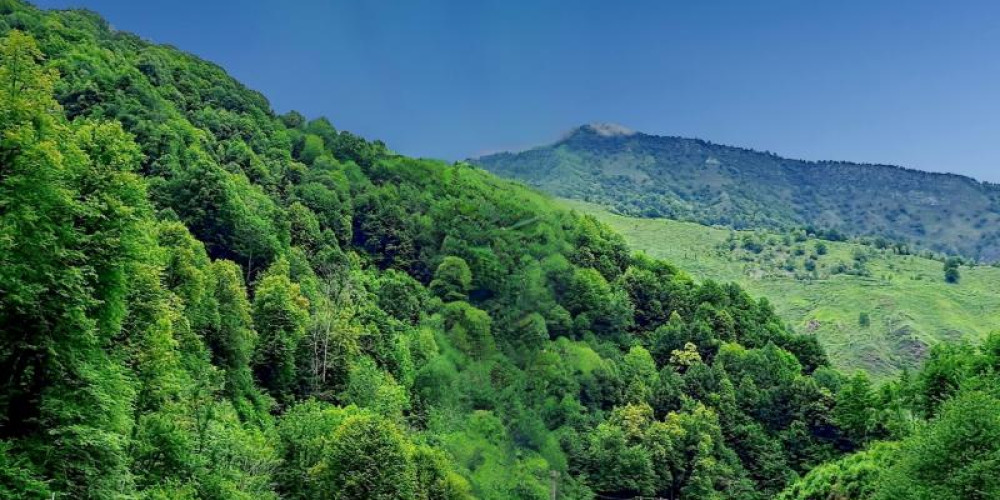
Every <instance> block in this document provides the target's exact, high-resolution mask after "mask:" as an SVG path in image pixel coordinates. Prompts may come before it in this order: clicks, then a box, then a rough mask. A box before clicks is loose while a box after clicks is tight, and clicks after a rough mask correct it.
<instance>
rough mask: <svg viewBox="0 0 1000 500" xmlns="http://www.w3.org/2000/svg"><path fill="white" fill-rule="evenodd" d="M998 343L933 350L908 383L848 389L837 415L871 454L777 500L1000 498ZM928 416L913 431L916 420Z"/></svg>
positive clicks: (827, 467)
mask: <svg viewBox="0 0 1000 500" xmlns="http://www.w3.org/2000/svg"><path fill="white" fill-rule="evenodd" d="M998 339H1000V335H998V334H993V335H991V336H990V337H989V338H988V339H987V340H986V342H985V345H984V346H983V348H981V349H978V350H977V349H972V348H970V347H968V346H959V347H951V348H936V349H935V351H934V353H933V354H932V356H931V359H930V360H929V361H928V363H927V365H926V366H925V367H924V368H923V369H921V371H920V373H919V374H918V375H917V376H916V377H914V378H911V377H910V376H909V375H908V374H904V375H903V376H902V377H901V378H900V379H899V380H898V381H895V382H892V383H889V384H887V385H885V386H883V387H882V388H881V390H877V391H876V390H874V389H873V387H872V386H871V384H870V383H869V382H868V381H867V380H866V379H865V378H864V377H862V376H860V375H859V376H856V377H855V378H854V379H852V380H851V381H850V382H848V383H847V384H846V385H844V386H843V388H842V389H841V391H840V396H839V397H838V400H839V401H840V404H839V405H838V407H837V410H836V412H835V415H836V418H837V419H838V420H840V421H842V422H843V426H844V427H843V428H844V430H845V431H846V432H847V434H859V433H861V434H865V436H863V437H862V439H861V441H857V442H863V441H864V440H871V439H877V438H883V439H884V438H890V439H897V441H883V442H875V443H873V444H872V445H871V446H870V447H869V448H868V449H867V450H865V451H861V452H858V453H856V454H854V455H850V456H848V457H846V458H843V459H841V460H839V461H836V462H831V463H828V464H824V465H821V466H819V467H817V468H815V469H813V470H812V471H811V472H810V473H809V474H808V475H806V476H805V477H804V478H803V479H802V480H800V481H798V482H796V483H795V484H794V485H792V486H791V487H790V488H788V489H787V490H786V491H785V492H783V493H782V495H781V496H780V497H779V498H781V499H783V500H811V499H827V498H851V499H860V500H870V499H878V500H888V499H915V500H916V499H920V500H923V499H928V500H929V499H960V498H961V499H986V498H996V497H997V495H1000V483H998V482H997V480H996V478H997V477H998V473H1000V470H998V469H997V463H998V461H997V459H998V457H1000V417H998V416H1000V397H998V392H997V387H998V385H997V382H998V381H997V372H996V366H997V361H998V359H1000V358H998V357H997V352H996V350H995V349H994V346H996V345H997V343H998V342H1000V340H998ZM921 414H922V415H924V416H925V417H924V418H923V419H922V421H918V422H917V424H916V425H913V423H912V422H913V420H914V419H915V418H918V417H915V415H921Z"/></svg>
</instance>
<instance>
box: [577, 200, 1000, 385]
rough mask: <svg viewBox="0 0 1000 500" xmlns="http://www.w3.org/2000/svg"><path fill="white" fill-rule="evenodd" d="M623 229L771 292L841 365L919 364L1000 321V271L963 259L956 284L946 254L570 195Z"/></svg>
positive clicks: (671, 254)
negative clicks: (625, 212)
mask: <svg viewBox="0 0 1000 500" xmlns="http://www.w3.org/2000/svg"><path fill="white" fill-rule="evenodd" d="M563 203H564V204H565V205H566V206H567V207H570V208H573V209H575V210H578V211H580V212H581V213H586V214H590V215H593V216H595V217H597V219H598V220H600V221H601V222H604V223H606V224H608V225H610V226H611V227H613V228H614V229H615V230H616V231H617V232H619V233H621V234H622V235H623V236H624V237H625V239H626V241H628V243H629V245H630V246H632V248H633V249H635V250H640V251H642V252H645V253H646V254H648V255H650V256H652V257H656V258H661V259H665V260H668V261H670V262H674V263H676V264H677V265H678V266H680V267H682V268H684V269H687V270H690V272H691V273H692V274H693V275H694V276H697V277H699V278H702V279H713V280H716V281H723V282H726V281H734V282H737V283H739V284H740V285H742V286H743V287H744V288H746V289H747V290H749V291H750V292H752V293H754V294H758V295H760V296H764V297H767V299H768V301H770V303H771V304H772V305H773V306H774V308H775V310H776V311H777V312H778V314H779V316H781V317H782V318H783V319H784V320H785V321H787V322H789V323H790V324H791V326H792V328H794V329H795V330H796V331H799V332H802V333H809V334H813V335H816V336H817V338H818V339H819V341H820V343H821V344H822V345H823V347H824V348H825V349H826V351H827V353H828V354H829V355H830V359H831V361H832V362H833V364H834V365H835V366H837V367H838V368H841V369H843V370H847V371H853V370H856V369H863V370H866V371H867V372H869V373H871V374H873V375H876V376H878V377H882V376H884V375H887V374H891V373H895V372H897V371H899V370H900V369H902V368H914V367H916V366H918V365H919V363H920V362H921V361H922V360H923V359H924V357H925V355H926V353H927V348H928V347H929V346H930V345H934V344H936V343H939V342H955V341H963V340H964V341H970V342H979V341H981V340H982V338H984V337H985V335H986V334H987V333H989V332H991V331H993V330H995V329H996V328H997V325H1000V268H997V267H993V266H976V265H964V266H961V267H960V278H959V280H958V282H957V283H948V282H947V281H946V280H945V278H944V273H943V265H942V262H941V261H939V260H934V259H929V258H926V257H921V256H917V255H905V254H901V253H900V250H902V249H901V247H898V246H893V245H886V244H884V242H879V241H877V240H872V241H867V242H865V243H864V244H863V243H861V242H858V241H849V242H848V241H845V242H834V241H825V240H819V239H816V238H815V237H812V236H807V235H806V234H805V233H802V232H799V233H775V232H767V231H735V232H734V231H732V230H728V229H722V228H714V227H708V226H703V225H700V224H695V223H690V222H680V221H675V220H670V219H644V218H635V217H625V216H621V215H617V214H613V213H611V212H609V211H608V210H607V209H605V208H603V207H602V206H600V205H595V204H589V203H584V202H577V201H572V200H564V202H563Z"/></svg>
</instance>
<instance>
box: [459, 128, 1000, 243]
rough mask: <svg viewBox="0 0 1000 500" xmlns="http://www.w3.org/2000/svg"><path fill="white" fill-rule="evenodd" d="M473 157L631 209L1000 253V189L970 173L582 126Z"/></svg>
mask: <svg viewBox="0 0 1000 500" xmlns="http://www.w3.org/2000/svg"><path fill="white" fill-rule="evenodd" d="M471 161H472V162H473V163H474V164H476V165H479V166H481V167H483V168H485V169H487V170H489V171H491V172H493V173H496V174H498V175H501V176H503V177H508V178H512V179H518V180H521V181H523V182H525V183H527V184H529V185H532V186H535V187H538V188H540V189H542V190H544V191H547V192H550V193H552V194H554V195H556V196H560V197H564V198H573V199H579V200H584V201H590V202H595V203H601V204H604V205H607V206H610V207H613V208H614V210H615V211H617V212H619V213H621V214H624V215H635V216H641V217H667V218H673V219H679V220H686V221H693V222H699V223H702V224H707V225H723V226H728V227H731V228H735V229H752V228H766V229H782V230H784V229H793V228H806V227H808V228H812V229H813V230H815V231H817V232H825V233H827V234H828V235H830V236H833V237H834V238H836V236H837V235H846V236H862V235H868V236H882V237H886V238H889V239H891V240H894V241H897V242H904V243H909V244H912V245H914V246H916V247H918V248H922V249H928V250H932V251H934V252H941V253H948V254H955V255H962V256H966V257H969V258H973V259H980V260H984V261H994V260H997V259H1000V224H998V222H1000V187H998V186H996V185H993V184H988V183H982V182H978V181H976V180H974V179H971V178H968V177H963V176H960V175H954V174H938V173H928V172H921V171H917V170H910V169H905V168H901V167H893V166H887V165H868V164H856V163H847V162H832V161H822V162H811V161H803V160H792V159H787V158H782V157H780V156H777V155H775V154H772V153H766V152H758V151H753V150H750V149H744V148H737V147H731V146H723V145H718V144H713V143H711V142H707V141H703V140H699V139H686V138H681V137H661V136H655V135H648V134H643V133H639V132H633V131H630V130H628V129H625V128H624V127H620V126H616V125H584V126H582V127H579V128H577V129H575V130H573V131H571V132H570V133H569V134H567V135H566V136H564V137H563V138H561V139H560V140H558V141H557V142H555V143H554V144H551V145H548V146H542V147H538V148H534V149H530V150H527V151H523V152H518V153H499V154H493V155H488V156H483V157H480V158H476V159H473V160H471Z"/></svg>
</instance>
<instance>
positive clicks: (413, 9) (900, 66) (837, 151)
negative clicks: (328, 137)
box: [37, 0, 1000, 182]
mask: <svg viewBox="0 0 1000 500" xmlns="http://www.w3.org/2000/svg"><path fill="white" fill-rule="evenodd" d="M37 4H39V5H40V6H43V7H60V8H63V7H77V6H83V7H87V8H90V9H92V10H96V11H97V12H99V13H101V14H102V15H104V16H105V17H106V18H107V19H108V20H109V21H110V22H111V23H112V24H113V25H114V26H115V27H116V28H118V29H122V30H127V31H132V32H135V33H138V34H139V35H141V36H143V37H144V38H147V39H150V40H152V41H155V42H161V43H170V44H172V45H175V46H177V47H179V48H181V49H183V50H186V51H189V52H192V53H195V54H197V55H199V56H201V57H204V58H206V59H209V60H211V61H214V62H216V63H219V64H220V65H222V66H224V67H225V68H227V69H228V70H229V71H230V73H231V74H233V75H234V76H235V77H236V78H238V79H240V80H242V81H243V82H245V83H246V84H248V85H249V86H250V87H253V88H255V89H257V90H260V91H261V92H263V93H264V94H265V95H266V96H267V97H268V98H269V99H270V100H271V102H272V104H273V105H274V107H275V108H276V109H277V110H278V111H286V110H289V109H296V110H299V111H301V112H302V113H303V114H305V115H306V116H310V117H314V116H319V115H326V116H328V117H329V118H330V119H331V120H332V121H333V123H334V125H335V126H337V127H338V128H343V129H348V130H352V131H354V132H357V133H360V134H362V135H364V136H366V137H369V138H380V139H383V140H385V141H386V142H387V143H388V144H389V145H390V147H393V148H394V149H396V150H398V151H401V152H403V153H407V154H411V155H417V156H429V157H440V158H446V159H460V158H464V157H468V156H472V155H477V154H480V153H484V152H491V151H496V150H504V149H518V148H523V147H526V146H531V145H535V144H540V143H545V142H550V141H552V140H554V139H555V138H557V137H558V136H559V135H560V134H561V133H562V132H564V131H566V130H567V129H569V128H571V127H573V126H576V125H579V124H583V123H586V122H593V121H602V122H615V123H620V124H623V125H626V126H628V127H630V128H633V129H636V130H640V131H644V132H648V133H655V134H664V135H680V136H690V137H699V138H703V139H708V140H711V141H713V142H719V143H724V144H733V145H739V146H747V147H752V148H755V149H761V150H770V151H774V152H776V153H779V154H781V155H784V156H791V157H796V158H806V159H838V160H854V161H865V162H877V163H891V164H898V165H903V166H908V167H914V168H920V169H924V170H934V171H950V172H958V173H963V174H967V175H972V176H974V177H977V178H980V179H984V180H990V181H996V182H1000V2H928V1H883V2H876V1H827V2H818V1H795V0H787V1H745V0H744V1H740V0H736V1H729V2H719V1H705V2H694V1H686V2H683V3H682V2H663V1H648V2H639V1H620V2H619V1H605V0H599V1H598V0H595V1H588V0H583V1H575V2H569V1H566V2H556V1H547V0H525V1H491V0H487V1H471V0H455V1H431V0H421V1H404V0H400V1H384V0H383V1H374V0H344V1H319V0H295V1H288V2H278V1H260V2H255V1H249V0H247V1H229V0H226V1H214V0H198V1H192V0H169V1H167V0H143V1H136V0H40V1H38V2H37Z"/></svg>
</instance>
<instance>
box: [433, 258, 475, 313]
mask: <svg viewBox="0 0 1000 500" xmlns="http://www.w3.org/2000/svg"><path fill="white" fill-rule="evenodd" d="M471 288H472V271H470V270H469V265H468V264H466V263H465V260H464V259H462V258H461V257H454V256H451V255H449V256H448V257H445V258H444V260H442V261H441V264H439V265H438V267H437V270H436V271H434V280H433V281H431V283H430V290H431V293H433V294H434V295H437V296H438V297H441V300H444V301H446V302H451V301H454V300H466V299H467V298H468V293H469V290H470V289H471Z"/></svg>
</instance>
